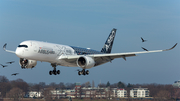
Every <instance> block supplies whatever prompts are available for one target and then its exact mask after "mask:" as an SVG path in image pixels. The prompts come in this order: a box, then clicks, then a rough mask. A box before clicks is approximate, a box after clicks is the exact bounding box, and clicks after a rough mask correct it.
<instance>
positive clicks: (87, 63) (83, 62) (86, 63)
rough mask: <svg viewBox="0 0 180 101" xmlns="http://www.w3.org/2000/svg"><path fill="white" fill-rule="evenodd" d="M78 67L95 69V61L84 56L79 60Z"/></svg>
mask: <svg viewBox="0 0 180 101" xmlns="http://www.w3.org/2000/svg"><path fill="white" fill-rule="evenodd" d="M77 65H78V66H79V67H81V68H83V69H88V68H92V67H94V65H95V61H94V59H93V58H91V57H88V56H82V57H79V58H78V59H77Z"/></svg>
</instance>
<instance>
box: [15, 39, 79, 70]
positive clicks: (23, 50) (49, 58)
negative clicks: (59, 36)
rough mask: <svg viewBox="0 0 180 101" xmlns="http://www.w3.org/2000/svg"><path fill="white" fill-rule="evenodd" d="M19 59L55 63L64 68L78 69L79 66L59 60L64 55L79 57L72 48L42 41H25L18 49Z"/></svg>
mask: <svg viewBox="0 0 180 101" xmlns="http://www.w3.org/2000/svg"><path fill="white" fill-rule="evenodd" d="M15 53H16V55H17V56H18V57H19V58H25V59H30V60H37V61H44V62H50V63H55V64H58V65H62V66H71V67H77V64H74V63H67V62H65V61H63V60H60V59H58V58H59V57H60V56H63V55H77V53H76V52H75V50H74V49H73V48H71V47H70V46H66V45H60V44H53V43H47V42H41V41H31V40H30V41H24V42H22V43H20V45H19V46H18V47H17V49H16V52H15Z"/></svg>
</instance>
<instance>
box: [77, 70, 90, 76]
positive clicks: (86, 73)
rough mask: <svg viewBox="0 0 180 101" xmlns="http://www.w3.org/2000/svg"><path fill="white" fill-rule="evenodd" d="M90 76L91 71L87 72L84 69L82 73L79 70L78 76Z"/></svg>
mask: <svg viewBox="0 0 180 101" xmlns="http://www.w3.org/2000/svg"><path fill="white" fill-rule="evenodd" d="M88 74H89V70H86V71H85V69H83V70H82V71H79V70H78V75H88Z"/></svg>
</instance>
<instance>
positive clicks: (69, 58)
mask: <svg viewBox="0 0 180 101" xmlns="http://www.w3.org/2000/svg"><path fill="white" fill-rule="evenodd" d="M115 35H116V29H115V28H113V29H112V30H111V32H110V34H109V36H108V38H107V40H106V42H105V44H104V46H103V48H102V50H101V51H96V50H93V49H90V48H80V47H75V46H67V45H62V44H55V43H48V42H42V41H34V40H27V41H23V42H21V43H20V44H19V45H18V47H17V48H16V51H11V50H6V46H7V43H6V44H4V46H3V49H4V50H5V51H7V52H10V53H15V54H16V55H17V56H18V57H19V58H20V60H19V64H20V66H21V68H22V69H27V68H34V67H35V66H36V64H37V61H41V62H49V63H50V64H51V66H52V67H53V68H54V69H53V70H52V71H49V74H50V75H52V74H54V75H57V74H60V70H56V67H57V66H58V65H60V66H66V67H80V68H82V70H78V75H88V74H89V70H86V69H90V68H92V67H95V66H99V65H102V64H104V63H107V62H111V61H112V60H114V59H116V58H123V59H124V60H126V57H131V56H136V55H137V54H142V53H153V52H163V51H168V50H171V49H173V48H174V47H175V46H176V45H177V43H176V44H175V45H174V46H173V47H172V48H170V49H165V50H153V51H141V52H126V53H111V50H112V46H113V42H114V38H115Z"/></svg>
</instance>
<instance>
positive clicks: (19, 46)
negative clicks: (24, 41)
mask: <svg viewBox="0 0 180 101" xmlns="http://www.w3.org/2000/svg"><path fill="white" fill-rule="evenodd" d="M18 47H25V48H28V46H27V45H19V46H18Z"/></svg>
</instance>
